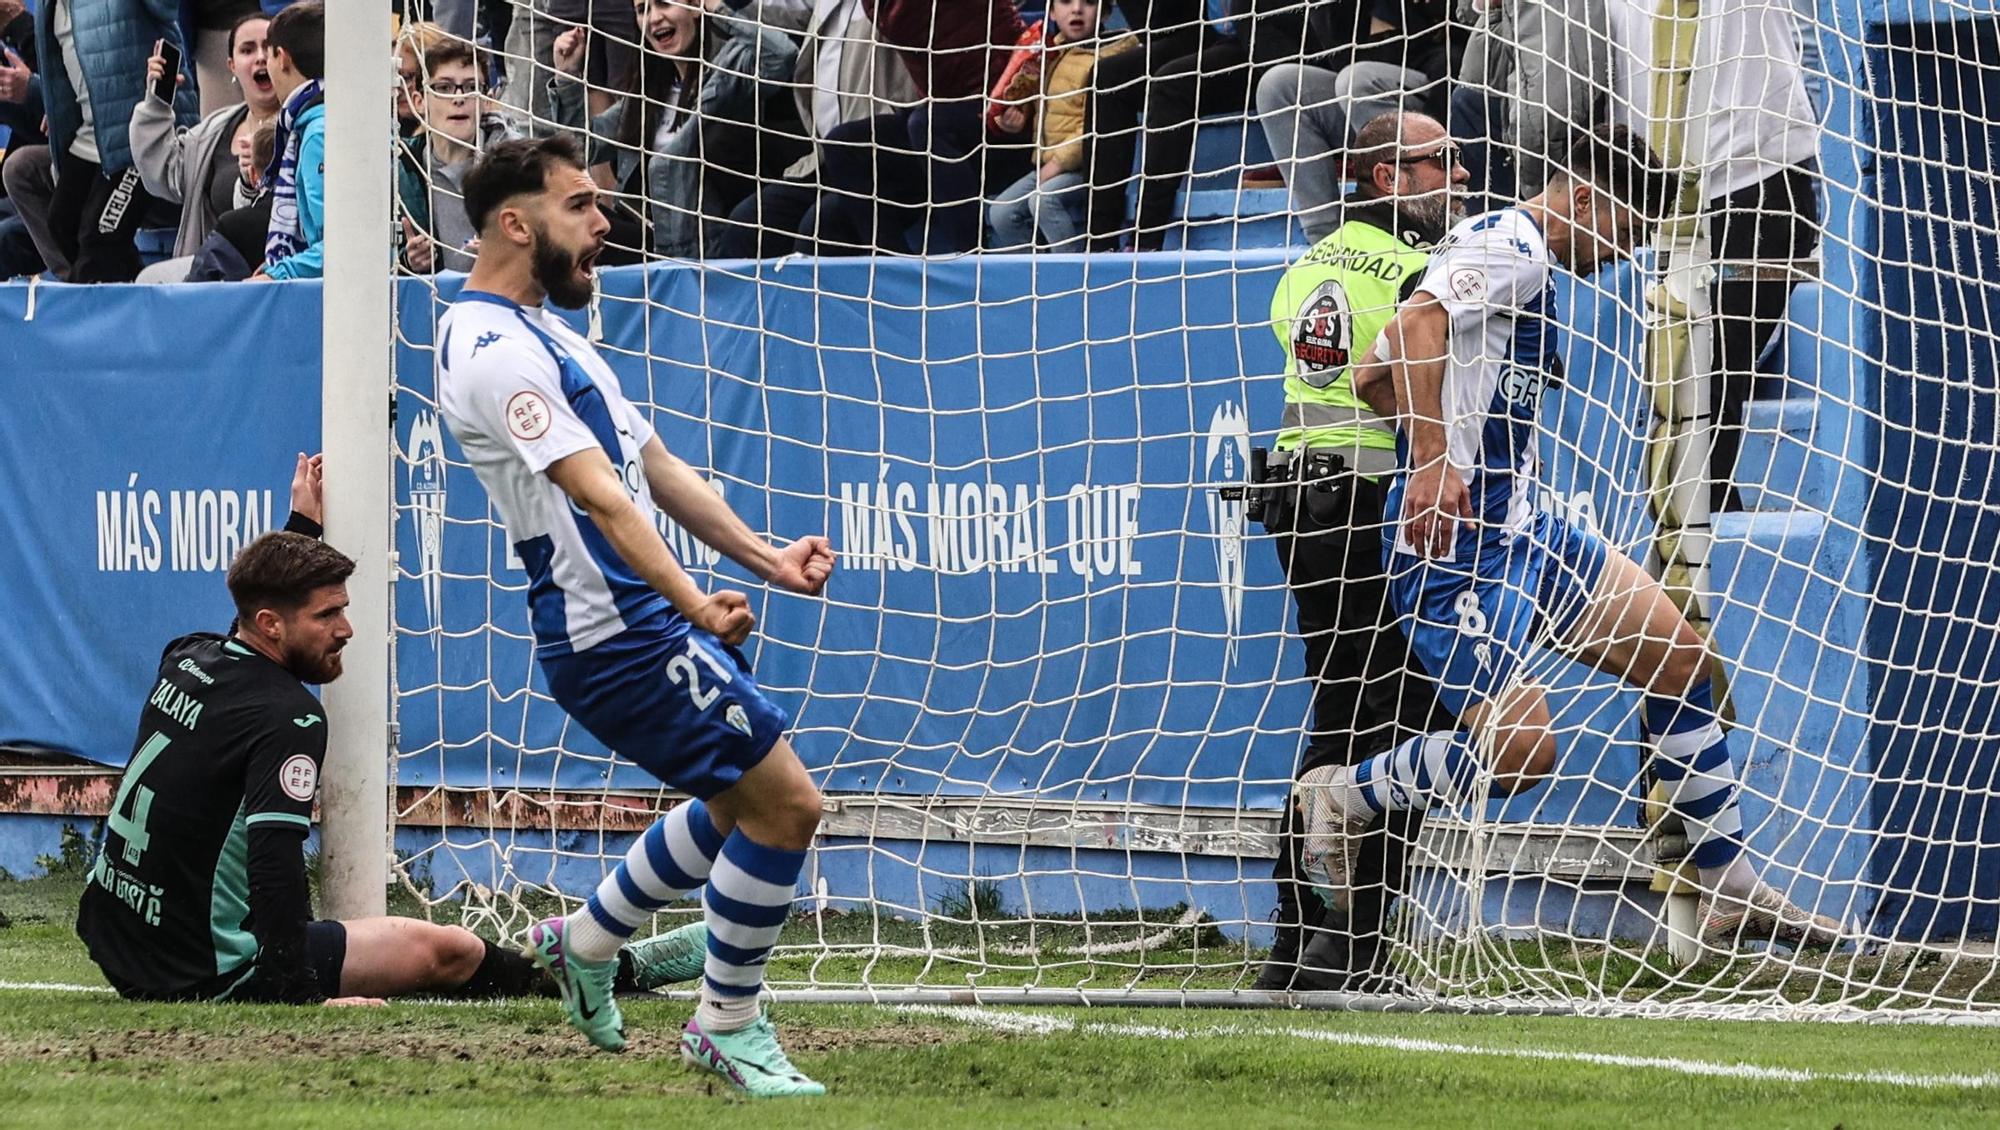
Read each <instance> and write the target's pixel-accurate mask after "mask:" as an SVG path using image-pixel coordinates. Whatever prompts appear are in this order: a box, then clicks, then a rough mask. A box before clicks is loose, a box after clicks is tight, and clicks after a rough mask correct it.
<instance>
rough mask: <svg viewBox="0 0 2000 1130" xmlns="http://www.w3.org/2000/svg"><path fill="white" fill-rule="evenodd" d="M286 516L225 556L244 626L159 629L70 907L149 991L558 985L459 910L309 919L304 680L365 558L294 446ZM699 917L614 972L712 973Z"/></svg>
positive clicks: (340, 1000)
mask: <svg viewBox="0 0 2000 1130" xmlns="http://www.w3.org/2000/svg"><path fill="white" fill-rule="evenodd" d="M292 505H293V513H292V515H291V519H290V521H288V522H287V523H286V526H285V529H284V530H283V531H281V532H277V533H269V534H265V535H263V536H262V537H259V538H257V539H256V540H255V541H253V542H251V543H250V544H249V545H248V546H245V547H244V549H243V551H242V552H241V553H240V554H238V555H237V557H236V560H235V562H234V563H232V564H231V566H230V568H229V575H228V585H229V593H230V596H231V597H232V598H233V599H234V601H235V604H236V612H237V622H236V624H235V625H234V626H233V627H232V629H231V631H230V632H229V633H228V634H227V635H218V634H215V633H212V632H197V633H194V634H192V635H187V636H182V637H181V638H180V639H177V640H175V641H173V642H172V643H170V644H168V645H167V648H166V651H165V652H164V654H162V656H161V658H160V669H159V674H158V676H157V678H156V680H155V682H154V684H153V687H152V690H151V691H150V692H149V694H148V696H147V700H146V705H145V707H144V709H143V710H142V711H141V713H140V717H139V735H138V738H137V740H136V742H135V743H134V746H133V750H132V759H131V762H130V763H129V764H128V765H127V767H126V770H125V774H124V777H123V779H122V780H121V781H120V782H119V785H118V793H117V799H116V801H115V802H114V803H113V806H112V811H111V815H110V817H109V818H108V819H107V821H106V830H105V836H104V845H103V848H102V850H101V851H100V852H99V854H98V857H97V861H96V865H95V866H94V867H93V868H92V870H91V878H90V884H89V887H88V889H87V890H86V891H85V893H84V896H83V903H82V907H81V910H80V912H79V913H78V915H77V933H78V934H80V935H81V936H82V937H83V940H84V943H85V944H86V945H87V946H88V947H89V949H90V956H91V958H92V960H94V961H96V962H97V965H98V967H99V968H100V969H102V970H103V971H104V976H105V978H106V979H107V980H109V981H110V982H111V984H112V986H113V987H114V988H116V989H117V990H118V992H119V993H120V994H121V995H123V996H126V997H131V998H135V999H141V1000H230V1001H276V1002H286V1003H295V1004H315V1003H327V1004H379V1003H381V1000H380V998H384V997H392V996H402V995H414V994H428V995H436V996H456V997H490V996H524V995H539V994H541V993H543V992H553V985H552V984H551V983H550V982H549V981H548V979H547V977H546V975H545V974H543V973H542V972H541V970H539V969H538V968H537V967H536V966H535V965H534V963H533V962H531V961H529V960H528V959H527V958H525V957H523V956H521V955H520V954H518V953H515V952H513V951H512V950H507V949H502V948H500V947H498V946H496V945H494V944H493V943H491V942H487V941H485V940H483V939H481V938H480V937H479V936H478V935H476V934H474V933H472V932H471V931H470V930H466V929H464V928H462V927H459V926H442V925H438V924H436V923H432V922H425V921H421V920H418V919H414V918H366V919H359V920H355V921H348V922H332V921H315V920H313V916H312V906H311V900H310V896H309V894H308V891H307V886H306V868H305V856H304V846H305V839H306V833H307V831H308V830H309V829H310V819H311V814H312V805H313V797H314V795H315V793H316V791H317V788H318V783H319V774H320V770H321V767H322V765H323V763H324V759H325V755H326V732H327V726H326V719H325V716H324V714H323V708H322V707H321V705H320V702H319V699H318V698H316V697H314V695H313V693H312V691H311V690H310V689H308V688H309V687H311V686H315V685H318V684H320V683H326V682H331V681H332V680H334V679H336V678H339V677H340V669H341V657H340V652H341V649H342V648H343V647H345V646H346V644H347V641H348V639H349V638H350V637H351V636H352V635H353V634H354V633H353V630H352V629H351V628H350V627H349V626H348V622H347V586H346V581H347V578H348V577H349V575H351V574H352V573H353V571H354V562H353V561H351V560H349V559H348V558H347V557H346V556H345V555H344V554H342V553H341V552H340V551H339V550H337V549H334V548H333V547H332V546H329V545H327V544H326V543H324V542H322V541H320V540H318V538H319V534H320V527H319V515H320V501H319V460H318V458H317V457H314V458H313V459H310V460H309V459H307V458H306V457H305V456H304V455H300V456H299V463H298V470H297V475H296V477H295V478H294V480H293V483H292ZM706 953H707V933H706V930H705V928H704V927H703V926H702V925H701V924H700V923H695V924H692V925H690V926H685V927H682V928H681V929H679V930H675V931H673V932H671V933H668V934H664V935H661V936H659V937H657V938H652V939H649V940H646V941H642V942H637V943H634V944H632V945H630V946H628V947H626V949H625V951H624V954H623V955H622V960H621V962H620V964H621V971H622V973H623V974H624V976H623V977H622V978H621V981H622V986H621V987H624V988H628V989H640V990H643V989H652V988H657V987H659V986H660V985H663V984H668V983H671V982H674V981H681V980H692V979H693V978H694V977H695V976H697V975H699V974H700V972H701V967H702V961H703V959H704V957H705V956H706Z"/></svg>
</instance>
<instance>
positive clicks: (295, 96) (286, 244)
mask: <svg viewBox="0 0 2000 1130" xmlns="http://www.w3.org/2000/svg"><path fill="white" fill-rule="evenodd" d="M266 50H267V51H268V53H269V54H270V59H271V64H270V65H271V82H272V84H273V85H274V86H276V87H277V90H278V96H279V97H280V98H282V99H283V100H284V109H282V110H280V111H279V112H278V126H277V134H276V141H275V142H274V144H273V149H274V150H275V151H276V154H277V155H276V157H274V158H273V159H272V165H271V168H270V169H269V170H268V171H267V172H266V174H265V179H266V180H268V181H270V182H271V228H270V231H269V232H268V233H267V234H266V235H265V237H264V265H263V266H262V267H261V268H259V269H258V271H257V273H256V274H253V275H251V276H250V281H251V282H265V281H269V280H271V279H316V278H318V277H320V275H321V273H322V272H323V271H325V269H326V248H325V246H324V240H325V238H326V108H325V106H324V103H325V101H326V96H325V94H324V93H322V91H321V90H320V78H321V77H322V76H323V75H325V74H326V7H325V5H324V4H323V3H321V0H303V2H302V3H298V4H293V5H292V6H291V7H289V8H286V9H285V10H284V11H282V12H279V13H278V14H277V16H276V17H274V18H273V19H272V20H271V28H270V32H269V38H268V39H267V40H266Z"/></svg>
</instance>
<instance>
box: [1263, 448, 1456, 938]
mask: <svg viewBox="0 0 2000 1130" xmlns="http://www.w3.org/2000/svg"><path fill="white" fill-rule="evenodd" d="M1281 490H1282V491H1283V493H1284V494H1286V495H1289V496H1290V498H1291V501H1292V504H1291V505H1284V504H1282V503H1281V504H1280V505H1279V506H1278V508H1277V510H1276V515H1277V516H1276V518H1275V520H1273V513H1272V511H1270V510H1269V509H1268V507H1270V505H1271V504H1270V503H1269V502H1267V503H1266V506H1267V512H1266V519H1267V528H1268V529H1270V530H1271V531H1272V532H1273V533H1274V534H1275V535H1276V536H1275V537H1274V538H1273V539H1272V543H1273V545H1274V546H1275V547H1276V548H1277V551H1278V562H1279V564H1280V565H1282V566H1283V567H1284V570H1285V578H1286V581H1287V583H1288V584H1289V585H1290V587H1291V591H1292V600H1293V603H1294V605H1295V607H1296V608H1297V610H1298V619H1299V637H1300V640H1301V642H1302V643H1303V644H1304V645H1305V655H1306V673H1307V674H1308V675H1309V676H1311V678H1312V680H1313V700H1312V729H1311V732H1310V734H1309V736H1308V740H1307V743H1306V750H1305V754H1304V756H1303V757H1302V759H1301V761H1300V765H1299V771H1300V772H1301V773H1303V772H1305V771H1306V770H1308V769H1314V768H1317V767H1319V766H1322V765H1352V764H1354V763H1356V762H1359V761H1361V760H1363V759H1365V758H1368V757H1372V756H1374V755H1375V754H1378V753H1381V752H1382V751H1384V750H1386V749H1389V748H1390V747H1392V746H1393V745H1395V744H1396V742H1397V741H1398V740H1400V739H1401V738H1403V737H1406V736H1408V735H1410V734H1414V733H1421V732H1428V731H1431V730H1440V729H1450V728H1451V727H1452V726H1453V725H1455V722H1454V721H1453V720H1452V717H1451V714H1450V712H1448V711H1446V710H1445V709H1444V707H1443V706H1442V705H1441V704H1440V703H1439V702H1438V700H1437V689H1436V686H1435V684H1433V683H1432V681H1431V679H1430V678H1429V676H1428V675H1426V674H1425V673H1424V670H1423V666H1422V664H1420V663H1419V662H1418V661H1417V658H1416V656H1415V655H1414V654H1413V653H1412V652H1411V650H1410V643H1409V639H1408V638H1407V637H1406V636H1405V635H1404V634H1403V631H1402V629H1401V628H1400V627H1398V626H1397V623H1396V614H1395V611H1394V610H1393V609H1392V608H1391V607H1390V604H1389V582H1388V576H1387V572H1386V570H1385V569H1384V568H1383V565H1382V528H1383V521H1384V518H1383V513H1382V504H1383V499H1384V496H1385V495H1386V494H1387V492H1388V482H1387V480H1386V479H1382V480H1377V479H1369V478H1363V477H1361V476H1359V475H1354V474H1348V473H1344V472H1343V473H1339V474H1335V475H1333V476H1331V477H1328V478H1325V479H1322V480H1320V482H1319V483H1318V484H1313V485H1307V486H1304V487H1300V486H1297V485H1286V486H1284V487H1282V488H1281ZM1287 511H1289V513H1287ZM1422 826H1423V813H1422V812H1405V813H1397V814H1394V815H1392V816H1391V817H1390V818H1389V819H1387V820H1385V821H1384V824H1383V826H1382V827H1381V828H1380V829H1378V830H1376V831H1373V832H1370V833H1369V834H1368V835H1367V836H1366V837H1365V838H1364V839H1363V841H1362V843H1361V844H1360V845H1359V848H1358V852H1357V855H1356V859H1355V870H1354V895H1353V899H1352V902H1351V908H1350V910H1349V912H1348V914H1347V915H1346V916H1345V917H1344V918H1343V917H1342V916H1340V915H1338V914H1337V913H1336V912H1334V911H1332V910H1330V909H1328V908H1326V907H1325V906H1324V904H1322V903H1321V902H1320V900H1319V899H1318V898H1316V897H1313V896H1312V895H1310V894H1307V893H1306V892H1305V891H1304V889H1303V887H1302V886H1301V885H1300V884H1299V882H1298V874H1299V849H1300V847H1301V846H1302V842H1303V836H1302V832H1303V829H1302V827H1301V818H1300V815H1299V810H1298V808H1297V806H1296V805H1292V806H1288V820H1287V828H1286V832H1287V834H1286V837H1285V843H1284V844H1283V850H1281V851H1280V852H1279V854H1278V862H1277V865H1276V866H1275V868H1274V869H1273V871H1272V878H1273V879H1275V880H1276V881H1277V884H1278V908H1279V925H1280V926H1304V927H1306V928H1308V929H1316V930H1321V931H1325V932H1328V933H1330V934H1332V935H1334V936H1335V939H1336V940H1337V941H1339V942H1342V943H1344V945H1345V948H1346V949H1347V950H1348V952H1349V961H1348V964H1347V968H1348V969H1349V970H1352V971H1355V972H1361V971H1365V970H1369V969H1375V968H1379V966H1380V963H1381V961H1382V960H1383V958H1384V957H1385V956H1386V949H1385V947H1384V946H1383V945H1382V930H1383V925H1384V919H1385V918H1386V916H1387V914H1388V910H1389V906H1390V904H1391V903H1392V902H1393V901H1394V899H1395V896H1396V895H1397V894H1399V893H1401V892H1402V891H1403V890H1404V888H1405V887H1406V885H1407V882H1406V875H1407V872H1408V867H1409V858H1410V852H1411V849H1412V847H1413V846H1414V845H1415V843H1416V838H1417V834H1418V832H1419V831H1421V830H1422Z"/></svg>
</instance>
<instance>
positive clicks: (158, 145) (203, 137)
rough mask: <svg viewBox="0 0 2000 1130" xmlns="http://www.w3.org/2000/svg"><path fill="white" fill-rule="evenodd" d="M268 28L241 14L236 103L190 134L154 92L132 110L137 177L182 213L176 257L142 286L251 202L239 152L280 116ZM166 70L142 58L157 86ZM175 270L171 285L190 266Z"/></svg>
mask: <svg viewBox="0 0 2000 1130" xmlns="http://www.w3.org/2000/svg"><path fill="white" fill-rule="evenodd" d="M270 24H271V21H270V19H269V17H267V16H265V15H264V14H263V13H261V12H259V13H258V14H256V15H251V16H244V17H243V18H242V19H240V20H238V21H236V26H235V27H234V28H232V29H230V32H229V41H228V45H227V46H228V53H229V70H228V72H227V73H228V75H229V80H228V81H229V84H230V86H231V88H233V89H236V90H238V91H240V92H241V98H242V100H241V101H239V102H237V103H236V104H234V105H225V106H223V108H221V109H219V110H216V111H215V112H213V113H211V114H209V115H208V116H206V117H204V118H202V120H201V121H200V123H198V124H197V125H196V126H195V127H194V128H193V129H188V130H181V129H176V128H175V127H174V113H173V107H172V106H170V105H168V104H167V103H165V102H163V101H161V100H160V99H159V98H158V97H156V96H155V95H153V94H148V95H147V96H146V97H145V98H143V99H141V100H140V102H139V105H138V107H137V108H136V109H134V110H133V111H132V126H131V133H132V160H133V162H134V164H136V165H137V166H138V169H139V178H140V180H141V181H143V182H144V183H145V186H146V191H147V192H149V193H152V194H153V195H154V196H155V197H158V198H159V199H161V200H164V201H167V202H168V203H170V204H178V205H180V208H181V219H180V229H179V231H178V233H177V234H176V235H175V237H174V258H173V259H169V260H167V263H156V264H154V265H153V266H152V267H149V268H147V269H146V271H145V272H142V273H141V281H151V279H152V278H153V277H154V275H155V273H156V272H166V271H171V270H173V269H174V268H170V267H168V266H167V264H168V263H174V262H176V260H185V259H186V257H188V256H192V255H193V254H194V253H195V250H196V249H197V248H199V247H200V246H201V245H202V242H203V241H205V240H206V239H208V236H209V233H210V232H213V231H214V230H215V221H216V217H218V216H220V215H222V214H223V213H224V212H228V211H231V210H233V209H236V208H241V207H243V206H244V205H246V204H249V203H250V202H251V201H252V200H254V199H255V198H256V196H257V190H256V187H255V184H254V183H253V182H252V181H250V180H247V179H245V178H244V177H243V176H242V175H240V173H239V172H238V166H239V162H238V160H237V155H238V154H239V153H243V152H247V151H248V150H249V144H250V139H251V137H253V136H254V135H255V134H256V133H257V130H258V127H260V126H262V125H264V124H265V123H267V122H271V121H275V120H276V119H277V116H278V90H277V87H275V86H273V85H272V83H271V67H270V60H269V58H268V57H267V56H266V55H265V53H264V35H265V33H266V31H267V30H268V29H269V27H270ZM165 72H166V61H165V60H164V59H163V58H162V57H161V56H160V53H159V52H158V51H155V52H154V53H153V57H152V58H151V59H148V60H147V61H146V77H147V79H148V80H149V81H151V82H157V81H159V78H160V76H161V75H163V74H164V73H165ZM178 270H179V274H178V275H177V276H176V277H175V281H179V279H180V278H185V277H186V276H187V263H186V262H185V261H182V262H180V263H179V266H178Z"/></svg>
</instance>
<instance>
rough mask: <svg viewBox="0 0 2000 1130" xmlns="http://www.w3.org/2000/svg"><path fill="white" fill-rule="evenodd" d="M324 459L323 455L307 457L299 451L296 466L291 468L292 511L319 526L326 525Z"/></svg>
mask: <svg viewBox="0 0 2000 1130" xmlns="http://www.w3.org/2000/svg"><path fill="white" fill-rule="evenodd" d="M325 459H326V456H324V455H311V456H309V455H307V454H306V453H305V452H303V451H301V452H299V461H298V464H297V465H296V466H294V467H293V468H292V510H293V512H295V513H299V514H303V515H305V516H306V517H308V518H311V519H312V520H313V522H314V523H315V524H317V525H321V526H324V525H325V524H326V504H325V502H324V474H325V465H324V464H325Z"/></svg>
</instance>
